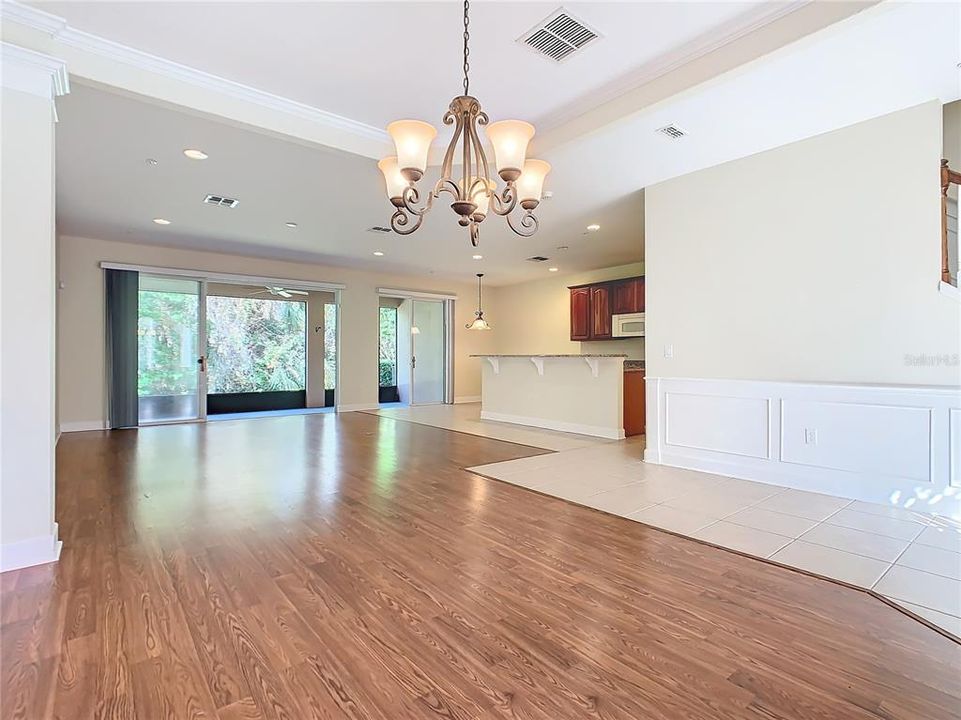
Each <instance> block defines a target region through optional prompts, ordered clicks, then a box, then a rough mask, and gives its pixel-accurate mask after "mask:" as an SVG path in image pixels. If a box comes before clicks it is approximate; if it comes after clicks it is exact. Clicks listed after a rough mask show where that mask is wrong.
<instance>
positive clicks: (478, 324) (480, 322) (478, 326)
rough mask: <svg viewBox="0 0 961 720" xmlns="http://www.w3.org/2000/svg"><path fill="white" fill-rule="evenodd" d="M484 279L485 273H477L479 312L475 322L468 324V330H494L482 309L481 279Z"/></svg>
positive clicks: (476, 314) (476, 313)
mask: <svg viewBox="0 0 961 720" xmlns="http://www.w3.org/2000/svg"><path fill="white" fill-rule="evenodd" d="M482 277H484V273H477V312H475V313H474V316H475V317H474V320H473V321H472V322H469V323H467V329H468V330H493V328H492V327H491V326H490V323H488V322H487V321H486V320H485V319H484V311H483V310H482V309H481V278H482Z"/></svg>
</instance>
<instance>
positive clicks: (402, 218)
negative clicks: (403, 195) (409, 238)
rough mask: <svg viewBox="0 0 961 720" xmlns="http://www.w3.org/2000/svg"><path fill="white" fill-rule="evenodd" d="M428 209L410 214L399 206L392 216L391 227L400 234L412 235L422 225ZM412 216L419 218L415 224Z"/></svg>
mask: <svg viewBox="0 0 961 720" xmlns="http://www.w3.org/2000/svg"><path fill="white" fill-rule="evenodd" d="M426 212H427V209H426V208H425V209H424V211H422V212H420V213H416V214H409V213H408V212H407V211H406V210H405V209H404V208H397V210H396V211H395V212H394V214H393V215H391V216H390V229H391V230H393V231H394V232H395V233H397V234H398V235H410V234H411V233H413V232H416V231H417V229H418V228H419V227H420V225H421V223H422V222H424V215H425V214H426ZM411 217H415V218H417V219H416V220H415V221H414V223H413V224H411V221H410V219H411Z"/></svg>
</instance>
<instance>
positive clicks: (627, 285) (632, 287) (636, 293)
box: [612, 277, 644, 315]
mask: <svg viewBox="0 0 961 720" xmlns="http://www.w3.org/2000/svg"><path fill="white" fill-rule="evenodd" d="M613 296H614V299H613V301H612V312H613V313H614V314H615V315H624V314H626V313H639V312H644V278H642V277H638V278H628V279H627V280H618V281H617V282H615V283H614V291H613Z"/></svg>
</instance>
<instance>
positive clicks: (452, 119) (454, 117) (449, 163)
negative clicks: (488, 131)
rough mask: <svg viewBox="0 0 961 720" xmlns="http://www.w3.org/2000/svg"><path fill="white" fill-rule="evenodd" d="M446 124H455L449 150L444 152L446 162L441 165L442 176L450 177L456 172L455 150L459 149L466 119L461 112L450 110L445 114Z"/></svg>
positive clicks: (443, 177)
mask: <svg viewBox="0 0 961 720" xmlns="http://www.w3.org/2000/svg"><path fill="white" fill-rule="evenodd" d="M451 107H452V108H453V103H451ZM444 124H445V125H454V135H453V136H452V137H451V139H450V144H449V145H448V146H447V152H445V153H444V164H443V165H441V170H440V176H441V178H442V179H449V178H450V177H451V175H453V172H454V151H455V150H456V149H457V141H458V139H460V136H461V133H463V132H464V120H463V118H462V117H461V115H460V114H459V113H455V112H453V110H448V111H447V114H446V115H444Z"/></svg>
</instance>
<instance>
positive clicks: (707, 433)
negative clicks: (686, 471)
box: [664, 392, 771, 458]
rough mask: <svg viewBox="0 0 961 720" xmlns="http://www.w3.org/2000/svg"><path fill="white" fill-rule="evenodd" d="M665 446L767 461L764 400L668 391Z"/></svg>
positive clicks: (766, 409) (765, 406)
mask: <svg viewBox="0 0 961 720" xmlns="http://www.w3.org/2000/svg"><path fill="white" fill-rule="evenodd" d="M664 402H665V410H666V413H667V433H666V436H665V438H664V444H665V445H673V446H675V447H678V448H689V449H693V450H713V451H715V452H722V453H730V454H732V455H746V456H748V457H756V458H767V457H769V456H770V454H771V453H770V448H769V445H768V416H769V414H770V413H769V410H768V401H767V399H765V398H747V397H723V396H719V395H692V394H690V393H675V392H668V393H665V394H664Z"/></svg>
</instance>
